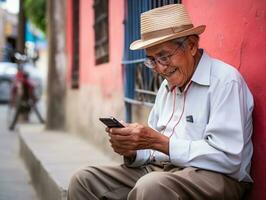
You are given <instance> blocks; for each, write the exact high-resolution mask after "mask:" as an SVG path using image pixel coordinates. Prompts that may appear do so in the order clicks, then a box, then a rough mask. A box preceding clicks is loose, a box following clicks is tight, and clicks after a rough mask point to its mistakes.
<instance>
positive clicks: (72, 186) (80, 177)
mask: <svg viewBox="0 0 266 200" xmlns="http://www.w3.org/2000/svg"><path fill="white" fill-rule="evenodd" d="M90 180H93V173H91V169H90V168H86V169H81V170H79V171H77V172H75V173H74V174H73V175H72V177H71V179H70V183H69V188H68V191H69V193H71V192H78V191H80V190H81V189H82V188H89V186H90Z"/></svg>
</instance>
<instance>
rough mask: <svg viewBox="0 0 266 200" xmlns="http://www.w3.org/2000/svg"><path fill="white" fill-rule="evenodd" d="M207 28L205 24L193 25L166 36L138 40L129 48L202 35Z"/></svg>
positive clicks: (133, 48) (144, 46)
mask: <svg viewBox="0 0 266 200" xmlns="http://www.w3.org/2000/svg"><path fill="white" fill-rule="evenodd" d="M205 28H206V26H205V25H200V26H198V27H193V28H191V29H187V30H185V31H181V32H178V33H173V34H170V35H166V36H161V37H156V38H152V39H149V40H136V41H134V42H132V43H131V45H130V47H129V48H130V49H131V50H138V49H146V48H148V47H151V46H154V45H157V44H160V43H163V42H166V41H169V40H172V39H175V38H180V37H184V36H188V35H200V34H201V33H203V32H204V31H205Z"/></svg>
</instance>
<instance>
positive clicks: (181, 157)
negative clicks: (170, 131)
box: [169, 137, 190, 166]
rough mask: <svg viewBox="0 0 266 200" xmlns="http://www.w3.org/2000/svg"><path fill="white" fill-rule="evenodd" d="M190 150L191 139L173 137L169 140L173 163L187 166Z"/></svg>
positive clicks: (170, 155) (170, 156)
mask: <svg viewBox="0 0 266 200" xmlns="http://www.w3.org/2000/svg"><path fill="white" fill-rule="evenodd" d="M189 151H190V141H188V140H184V139H176V138H173V137H171V138H170V141H169V158H170V161H171V163H172V164H174V165H177V166H185V163H186V162H187V160H188V155H189Z"/></svg>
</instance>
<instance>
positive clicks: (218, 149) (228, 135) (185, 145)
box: [169, 81, 250, 174]
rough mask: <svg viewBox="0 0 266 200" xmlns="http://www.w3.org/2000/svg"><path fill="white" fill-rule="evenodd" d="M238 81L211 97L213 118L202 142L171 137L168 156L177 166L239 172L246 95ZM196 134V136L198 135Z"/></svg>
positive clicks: (211, 117)
mask: <svg viewBox="0 0 266 200" xmlns="http://www.w3.org/2000/svg"><path fill="white" fill-rule="evenodd" d="M244 93H245V92H243V88H242V85H240V83H238V82H236V81H232V82H230V83H227V84H226V85H224V86H223V87H220V88H219V90H218V89H216V90H215V92H214V94H211V95H210V96H211V97H210V116H209V122H208V124H207V125H206V129H205V131H204V136H203V139H202V140H195V141H191V140H186V139H178V138H176V137H171V138H170V142H169V156H170V160H171V162H172V163H173V164H174V165H178V166H196V167H199V168H203V169H210V170H214V171H219V172H221V173H225V174H233V173H236V172H237V171H239V168H240V164H241V160H242V158H241V155H242V150H243V147H244V143H245V140H246V139H245V138H244V137H250V135H249V136H248V135H246V136H245V134H244V126H245V121H246V115H247V106H246V101H247V99H246V95H245V94H244ZM195 134H197V133H195Z"/></svg>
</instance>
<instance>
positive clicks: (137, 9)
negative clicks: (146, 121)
mask: <svg viewBox="0 0 266 200" xmlns="http://www.w3.org/2000/svg"><path fill="white" fill-rule="evenodd" d="M171 3H180V1H178V0H145V1H143V0H127V1H126V3H125V21H124V28H125V43H124V44H125V45H124V56H123V61H122V64H123V66H124V68H123V70H124V85H125V87H124V95H125V97H124V101H125V105H126V121H127V122H130V121H131V119H132V116H131V105H132V104H137V105H145V106H152V105H153V103H154V100H155V96H156V93H157V90H158V88H159V86H160V84H161V82H162V80H163V78H162V77H161V76H159V75H157V74H155V73H154V72H153V71H151V70H150V69H148V68H146V67H145V66H144V65H143V61H144V60H145V53H144V51H143V50H137V51H130V50H129V45H130V44H131V42H133V41H134V40H137V39H139V38H140V14H141V13H142V12H144V11H147V10H150V9H152V8H156V7H160V6H163V5H167V4H171Z"/></svg>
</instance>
